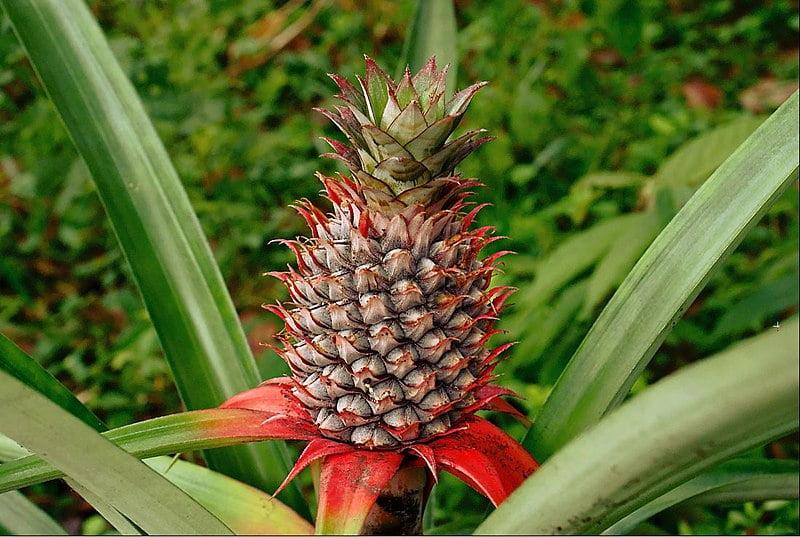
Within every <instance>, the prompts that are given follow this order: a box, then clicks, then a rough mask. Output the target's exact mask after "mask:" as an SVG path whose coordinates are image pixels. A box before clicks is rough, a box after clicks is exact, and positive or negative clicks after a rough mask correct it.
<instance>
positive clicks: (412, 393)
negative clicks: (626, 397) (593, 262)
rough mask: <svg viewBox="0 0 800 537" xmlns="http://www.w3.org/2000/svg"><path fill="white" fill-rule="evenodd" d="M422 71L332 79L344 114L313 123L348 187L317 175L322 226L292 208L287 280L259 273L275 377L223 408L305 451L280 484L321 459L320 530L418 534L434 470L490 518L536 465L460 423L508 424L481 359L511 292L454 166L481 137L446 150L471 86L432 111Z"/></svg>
mask: <svg viewBox="0 0 800 537" xmlns="http://www.w3.org/2000/svg"><path fill="white" fill-rule="evenodd" d="M446 72H447V67H445V68H444V69H442V70H439V69H437V66H436V61H435V59H433V58H431V59H430V61H429V62H428V63H427V64H426V65H425V67H424V68H423V69H422V70H420V71H419V72H418V73H417V74H416V75H413V76H412V75H411V73H410V72H409V71H408V69H406V71H405V74H404V75H403V76H402V78H401V80H400V81H399V83H395V82H394V81H393V80H391V78H390V77H389V76H387V75H386V73H384V72H383V71H382V70H381V69H380V68H379V67H378V66H377V65H376V64H375V62H373V61H372V60H371V59H369V58H366V76H365V77H363V78H362V77H358V86H359V87H356V86H354V85H353V84H351V83H350V82H348V81H347V80H345V79H344V78H342V77H340V76H337V75H331V78H333V80H334V81H335V82H336V84H337V85H338V86H339V89H340V91H341V93H340V94H339V95H338V98H339V99H341V100H342V101H343V103H344V104H343V106H337V107H335V109H334V110H319V111H320V112H321V113H323V114H324V115H325V116H327V117H328V118H329V119H330V120H331V121H333V122H334V123H335V124H336V126H337V127H338V128H339V129H340V130H341V131H342V132H343V133H344V135H345V136H346V138H347V140H348V142H349V145H346V144H344V143H341V142H338V141H336V140H327V142H328V143H329V144H330V145H331V147H332V148H333V150H334V153H330V154H328V155H326V156H330V157H333V158H336V159H339V160H341V161H343V162H344V163H345V164H346V165H347V167H348V168H349V169H350V171H351V172H352V176H351V177H344V176H339V177H325V176H322V175H319V179H320V181H321V182H322V184H323V186H324V189H325V197H326V198H327V199H328V200H329V201H330V203H331V205H332V212H330V213H327V214H326V213H325V212H324V211H322V210H320V209H319V208H318V207H317V206H315V205H314V204H313V203H312V202H310V201H308V200H303V201H302V202H300V203H299V204H298V205H297V207H296V208H297V211H298V212H299V213H300V214H301V215H302V216H303V218H304V219H305V220H306V222H307V223H308V225H309V227H310V229H311V236H310V237H306V238H299V239H297V240H291V241H284V242H285V244H286V245H287V246H288V247H289V248H291V249H292V251H293V252H294V254H295V256H296V258H297V269H294V268H292V267H290V268H289V270H288V271H286V272H279V273H271V274H272V275H273V276H275V277H277V278H279V279H280V280H281V281H282V282H283V283H284V284H285V285H286V287H287V289H288V292H289V296H290V298H291V302H289V303H284V304H278V305H270V306H266V307H267V309H269V310H270V311H272V312H274V313H276V314H277V315H278V316H280V317H281V319H283V321H284V323H285V330H284V331H283V333H282V334H280V335H279V336H278V340H279V341H280V343H281V346H280V348H276V349H275V350H276V351H277V352H278V354H279V355H280V356H281V357H282V358H283V359H284V360H286V362H287V363H288V364H289V367H290V368H291V372H292V374H291V377H284V378H278V379H273V380H270V381H267V382H265V383H264V384H262V385H261V386H259V387H257V388H255V389H252V390H249V391H247V392H244V393H241V394H239V395H237V396H235V397H233V398H231V399H230V400H228V401H227V402H226V403H224V404H223V405H222V406H223V407H224V408H238V409H248V410H252V411H255V412H259V413H261V415H262V417H263V422H262V423H261V426H260V428H259V431H260V434H263V437H265V438H275V439H278V438H279V439H291V440H305V441H308V444H307V446H306V447H305V449H304V450H303V452H302V454H301V455H300V457H299V459H298V460H297V463H296V464H295V466H294V468H293V469H292V471H291V472H290V473H289V475H288V476H287V478H286V481H285V482H284V485H285V484H286V483H287V482H288V481H289V480H291V479H292V478H293V477H295V476H296V475H297V474H298V473H299V472H300V471H301V470H303V469H304V468H305V467H307V466H308V465H309V464H311V463H312V462H314V461H320V462H321V464H320V467H319V487H318V498H319V505H318V517H319V518H320V520H321V521H322V522H323V524H322V526H321V527H319V526H318V531H322V532H323V533H326V532H338V531H342V530H344V531H360V532H362V533H387V532H394V533H419V532H420V531H421V520H422V511H423V509H424V506H425V501H426V499H427V496H428V493H429V492H430V488H431V486H432V485H433V483H434V482H435V481H436V479H437V477H438V474H439V472H440V471H447V472H450V473H452V474H453V475H455V476H456V477H458V478H460V479H461V480H463V481H464V482H465V483H467V484H468V485H469V486H471V487H472V488H474V489H475V490H476V491H478V492H480V493H481V494H483V495H484V496H486V497H487V498H488V499H489V500H491V502H492V503H493V504H494V505H499V504H500V503H501V502H502V501H503V500H504V499H505V498H506V497H507V496H508V495H509V494H510V493H511V492H512V491H513V490H514V489H515V488H516V487H517V486H519V485H520V484H521V483H522V481H523V480H524V479H525V478H526V477H528V476H529V475H530V474H531V473H532V472H533V471H534V470H535V469H536V468H537V463H536V461H534V460H533V458H532V457H531V456H530V454H528V452H527V451H526V450H525V449H524V448H523V447H522V446H520V445H519V444H518V443H517V442H516V441H515V440H514V439H512V438H511V437H509V436H508V435H507V434H505V433H504V432H503V431H501V430H500V429H499V428H497V427H496V426H494V425H493V424H491V423H489V422H488V421H486V420H485V419H483V418H481V417H478V416H477V415H476V414H475V413H476V412H477V411H479V410H484V409H488V410H496V411H502V412H508V413H510V414H513V415H515V416H516V417H518V418H520V419H522V420H524V417H523V416H522V415H521V414H520V413H519V412H518V411H517V410H516V409H515V408H514V407H513V406H512V405H510V404H509V403H508V402H506V401H504V400H503V399H501V397H502V396H506V395H513V394H512V392H510V391H509V390H507V389H505V388H501V387H499V386H495V385H492V384H491V382H492V380H494V376H493V369H494V368H495V365H496V364H497V362H498V360H499V359H500V356H501V354H502V352H503V351H504V350H505V349H506V348H507V346H508V345H502V346H499V347H496V348H489V347H488V346H487V342H488V340H489V339H490V338H491V337H492V335H494V334H495V333H496V332H497V330H496V329H495V328H494V323H495V321H496V320H497V318H498V315H499V314H500V311H501V310H502V308H503V303H504V302H505V301H506V299H507V298H508V297H509V295H510V294H511V292H512V289H510V288H507V287H490V282H491V278H492V273H493V271H494V263H495V262H496V260H497V259H498V258H499V257H501V256H502V255H504V254H506V253H508V252H498V253H496V254H494V255H491V256H488V257H486V258H484V259H479V253H480V251H481V249H482V248H483V247H484V246H486V245H487V244H489V243H491V242H493V241H495V240H496V239H497V238H498V237H495V236H493V235H492V231H493V230H492V228H491V227H474V226H473V225H472V224H473V220H474V219H475V216H476V215H477V213H478V211H480V209H481V206H480V205H475V204H474V203H470V202H468V201H467V199H468V197H469V195H470V192H469V189H471V188H473V187H476V186H479V185H480V183H479V182H477V181H475V180H472V179H465V178H463V177H461V176H460V175H459V174H457V173H456V172H455V171H454V169H455V166H456V165H457V164H458V163H459V162H460V161H461V160H463V159H464V158H465V157H466V156H467V155H468V154H469V153H470V152H472V151H473V150H474V149H475V148H477V147H478V146H480V145H481V144H483V143H484V142H487V141H488V140H489V139H490V138H488V137H485V136H483V135H482V133H483V131H481V130H474V131H469V132H467V133H466V134H463V135H462V136H460V137H457V138H454V139H452V140H451V139H450V135H451V134H452V133H453V131H454V130H455V129H456V127H457V126H458V124H459V123H460V121H461V118H462V117H463V115H464V112H465V111H466V109H467V106H468V105H469V103H470V101H471V99H472V97H473V96H474V95H475V93H476V92H477V91H478V90H480V89H481V87H483V86H484V85H485V84H484V83H480V84H475V85H472V86H470V87H468V88H467V89H465V90H463V91H461V92H458V93H456V94H455V95H453V96H452V97H450V98H447V96H446V93H445V78H446Z"/></svg>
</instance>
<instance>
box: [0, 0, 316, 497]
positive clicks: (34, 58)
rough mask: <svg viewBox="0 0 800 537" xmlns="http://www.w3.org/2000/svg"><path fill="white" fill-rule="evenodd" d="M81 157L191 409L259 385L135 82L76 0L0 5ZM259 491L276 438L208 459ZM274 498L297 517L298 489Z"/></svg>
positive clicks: (276, 464) (284, 460) (283, 456)
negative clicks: (292, 509) (291, 507)
mask: <svg viewBox="0 0 800 537" xmlns="http://www.w3.org/2000/svg"><path fill="white" fill-rule="evenodd" d="M0 6H2V8H3V9H4V10H5V12H6V14H7V15H8V18H9V20H10V21H11V24H12V27H13V28H14V30H15V32H16V34H17V36H18V37H19V39H20V41H21V42H22V44H23V46H24V48H25V50H26V52H27V54H28V56H29V58H30V60H31V63H32V65H33V67H34V68H35V70H36V72H37V74H38V76H39V78H40V80H41V81H42V84H43V86H44V88H45V89H46V91H47V93H48V95H49V96H50V99H51V100H52V102H53V104H54V105H55V107H56V109H57V111H58V113H59V115H60V116H61V118H62V120H63V122H64V125H65V126H66V127H67V130H68V132H69V134H70V136H71V137H72V140H73V142H74V143H75V146H76V148H77V149H78V152H79V153H80V154H81V156H82V157H83V159H84V161H85V162H86V164H87V166H88V168H89V170H90V171H91V174H92V178H93V180H94V182H95V185H96V186H97V190H98V193H99V195H100V198H101V200H102V202H103V204H104V206H105V209H106V212H107V214H108V216H109V219H110V221H111V224H112V226H113V228H114V231H115V234H116V236H117V239H118V241H119V243H120V245H121V247H122V250H123V251H124V253H125V257H126V259H127V261H128V263H129V265H130V267H131V270H132V273H133V276H134V279H135V281H136V284H137V286H138V287H139V290H140V291H141V294H142V297H143V300H144V303H145V305H146V307H147V310H148V313H149V315H150V318H151V319H152V321H153V325H154V327H155V329H156V331H157V333H158V336H159V340H160V342H161V345H162V347H163V348H164V351H165V355H166V358H167V361H168V362H169V365H170V369H171V371H172V374H173V377H174V379H175V383H176V385H177V387H178V391H179V393H180V395H181V397H182V399H183V401H184V403H185V404H186V406H187V407H188V408H189V409H198V408H211V407H215V406H217V405H219V404H220V403H222V402H223V401H225V400H226V399H228V398H229V397H231V396H233V395H235V394H236V393H239V392H241V391H244V390H247V389H250V388H252V387H254V386H256V385H257V384H258V383H259V382H260V380H261V379H260V378H259V376H258V371H257V368H256V364H255V361H254V359H253V357H252V354H251V353H250V350H249V347H248V344H247V341H246V339H245V337H244V333H243V331H242V328H241V326H240V324H239V321H238V317H237V314H236V310H235V309H234V307H233V303H232V301H231V298H230V296H229V294H228V291H227V289H226V288H225V283H224V281H223V279H222V276H221V274H220V271H219V268H218V267H217V265H216V263H215V261H214V258H213V255H212V253H211V249H210V248H209V245H208V242H207V241H206V239H205V237H204V236H203V233H202V229H201V228H200V224H199V222H198V220H197V217H196V216H195V214H194V212H193V210H192V206H191V204H190V202H189V198H188V196H187V194H186V192H185V190H184V188H183V186H182V184H181V182H180V179H179V177H178V175H177V173H176V171H175V169H174V167H173V166H172V164H171V163H170V160H169V157H168V155H167V152H166V150H165V149H164V146H163V144H162V143H161V141H160V139H159V138H158V135H157V134H156V131H155V129H154V127H153V125H152V123H151V122H150V120H149V118H148V117H147V114H146V112H145V110H144V107H143V106H142V103H141V101H140V100H139V97H138V95H137V94H136V91H135V89H134V88H133V86H132V85H131V83H130V81H128V80H127V78H126V77H125V75H124V73H123V71H122V69H121V68H120V67H119V65H118V63H117V61H116V60H115V58H114V56H113V54H112V52H111V49H110V47H109V46H108V43H107V41H106V39H105V37H104V36H103V34H102V31H101V29H100V27H99V26H98V24H97V23H96V21H95V20H94V18H93V17H92V15H91V13H90V11H89V9H88V8H87V6H86V5H85V3H84V2H82V1H81V0H0ZM206 456H207V458H208V461H209V464H210V465H211V466H212V467H213V468H216V469H218V470H220V471H222V472H224V473H227V474H229V475H232V476H234V477H236V478H238V479H240V480H243V481H246V482H249V483H251V484H253V485H255V486H258V487H260V488H263V489H265V490H274V489H275V488H277V487H278V485H279V484H280V483H281V482H282V480H283V477H284V476H285V474H286V473H287V472H288V468H289V467H288V459H289V455H288V451H287V450H286V447H285V445H284V444H283V443H282V442H270V443H262V444H252V445H248V446H239V447H235V448H231V449H227V450H219V451H216V452H211V453H208V454H206ZM281 498H283V499H285V500H286V501H287V502H289V503H291V504H292V505H294V506H295V507H296V508H297V509H299V510H300V511H302V512H307V506H306V505H305V501H304V500H303V498H302V496H301V495H300V493H299V490H298V489H297V488H296V487H295V486H290V487H287V488H286V489H285V490H284V491H283V492H282V493H281Z"/></svg>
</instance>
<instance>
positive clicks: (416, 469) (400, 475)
mask: <svg viewBox="0 0 800 537" xmlns="http://www.w3.org/2000/svg"><path fill="white" fill-rule="evenodd" d="M429 491H430V487H429V486H428V471H427V469H426V468H425V467H423V466H419V465H408V466H403V467H402V468H400V470H399V471H398V472H397V473H396V474H395V475H394V477H393V478H392V479H391V481H389V484H388V485H387V486H386V488H385V489H383V490H382V491H381V493H380V494H379V495H378V499H377V500H376V501H375V504H374V505H373V506H372V509H370V511H369V513H368V514H367V518H366V520H365V521H364V526H363V527H362V528H361V534H362V535H421V534H422V515H423V513H424V512H425V501H426V500H427V499H428V493H429Z"/></svg>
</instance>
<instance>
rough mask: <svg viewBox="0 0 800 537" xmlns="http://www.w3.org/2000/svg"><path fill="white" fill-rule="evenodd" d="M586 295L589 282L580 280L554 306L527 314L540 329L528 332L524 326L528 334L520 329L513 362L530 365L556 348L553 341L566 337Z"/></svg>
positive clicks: (516, 364) (519, 364)
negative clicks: (568, 327)
mask: <svg viewBox="0 0 800 537" xmlns="http://www.w3.org/2000/svg"><path fill="white" fill-rule="evenodd" d="M585 296H586V282H585V281H579V282H576V283H574V284H572V285H570V286H569V287H568V288H567V289H566V290H564V292H563V293H561V294H560V295H559V296H558V297H557V298H556V299H555V300H554V301H553V303H552V305H542V306H541V307H540V308H537V309H536V310H533V311H532V312H530V313H528V314H527V315H526V317H525V319H526V321H528V323H527V324H529V325H530V326H536V330H535V331H528V330H525V329H524V328H523V331H524V336H523V335H522V334H521V333H520V334H518V333H516V332H515V333H514V334H513V335H514V336H519V338H520V343H519V345H517V346H516V347H514V356H513V357H512V358H510V361H511V364H509V365H512V366H514V367H523V368H526V367H529V366H531V365H533V364H535V363H536V362H538V361H539V360H540V359H541V357H542V356H543V355H544V354H545V353H546V352H548V350H552V347H551V346H550V345H551V343H552V342H553V341H555V340H556V339H557V338H560V337H563V334H564V331H565V329H566V327H567V326H568V325H569V324H570V322H572V321H573V320H574V318H575V314H576V313H577V312H578V310H579V309H580V307H581V305H582V304H583V302H584V299H585ZM504 363H505V362H501V364H504Z"/></svg>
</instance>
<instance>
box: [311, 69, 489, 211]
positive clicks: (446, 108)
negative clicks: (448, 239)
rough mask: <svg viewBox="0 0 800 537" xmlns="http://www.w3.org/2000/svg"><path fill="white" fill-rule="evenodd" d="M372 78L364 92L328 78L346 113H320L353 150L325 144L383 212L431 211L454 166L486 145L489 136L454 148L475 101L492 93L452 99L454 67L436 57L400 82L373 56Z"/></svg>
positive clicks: (464, 139) (364, 82) (471, 137)
mask: <svg viewBox="0 0 800 537" xmlns="http://www.w3.org/2000/svg"><path fill="white" fill-rule="evenodd" d="M365 61H366V75H365V77H361V76H357V77H356V78H357V80H358V85H359V88H358V89H357V88H356V87H355V86H354V85H353V84H351V83H350V82H349V81H348V80H347V79H345V78H344V77H342V76H339V75H336V74H331V75H329V76H330V77H331V78H332V79H333V81H334V82H335V83H336V85H337V86H338V87H339V90H340V93H339V94H338V95H337V97H338V98H339V99H340V100H341V101H343V102H344V106H335V107H334V109H333V110H327V109H320V108H317V109H316V110H317V111H319V112H321V113H322V114H324V115H325V116H326V117H327V118H329V119H330V120H331V121H332V122H333V123H334V124H335V125H336V126H337V127H338V128H339V129H340V130H341V131H342V132H343V133H344V135H345V136H346V137H347V140H348V141H349V142H350V145H346V144H343V143H341V142H338V141H336V140H333V139H329V138H324V140H325V141H326V142H328V144H330V146H331V147H332V148H333V150H334V152H333V153H326V154H325V155H323V156H326V157H331V158H335V159H338V160H341V161H343V162H344V163H345V165H346V166H347V167H348V168H349V169H350V171H351V172H352V173H353V177H354V179H355V180H356V181H357V182H358V183H359V184H360V185H361V186H362V187H364V189H365V194H366V196H367V200H368V203H369V204H370V205H371V206H377V207H381V208H383V209H389V210H392V209H395V210H396V209H401V208H402V207H404V206H407V205H409V204H412V203H429V202H430V201H431V200H433V199H435V198H436V197H437V195H438V193H439V192H441V190H442V189H443V188H444V187H445V186H446V184H447V181H443V179H446V178H447V177H449V176H451V175H453V173H454V169H455V166H456V165H457V164H458V163H459V162H461V161H462V160H463V159H464V158H465V157H466V156H467V155H469V154H470V153H471V152H472V151H474V150H475V149H476V148H477V147H478V146H480V145H481V144H483V143H485V142H487V141H489V140H490V139H491V138H490V137H488V136H480V135H481V134H482V133H484V132H486V131H485V130H484V129H478V130H472V131H469V132H467V133H465V134H463V135H462V136H460V137H457V138H455V139H453V140H449V138H450V135H451V134H452V133H453V131H454V130H455V129H456V128H457V127H458V125H459V123H460V122H461V118H462V117H463V116H464V113H465V112H466V110H467V107H468V106H469V103H470V101H471V100H472V97H473V96H474V95H475V93H477V91H478V90H480V89H481V88H482V87H483V86H485V85H486V82H479V83H477V84H473V85H471V86H469V87H468V88H466V89H464V90H462V91H460V92H458V93H456V94H455V95H453V96H452V97H450V98H447V96H446V83H445V80H446V76H447V70H448V67H449V66H447V65H446V66H445V67H444V68H443V69H441V70H440V69H438V68H437V67H436V58H435V57H431V58H430V59H429V60H428V62H427V63H426V64H425V66H424V67H423V68H422V69H421V70H420V71H419V72H418V73H417V74H415V75H413V76H412V74H411V71H410V69H409V68H408V67H406V69H405V72H404V73H403V76H402V78H401V79H400V82H399V83H396V82H394V81H393V80H392V79H391V77H389V76H388V75H387V74H386V73H385V72H384V71H383V70H382V69H381V68H380V67H378V65H377V64H376V63H375V62H374V61H373V60H372V59H371V58H369V57H368V56H365Z"/></svg>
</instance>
